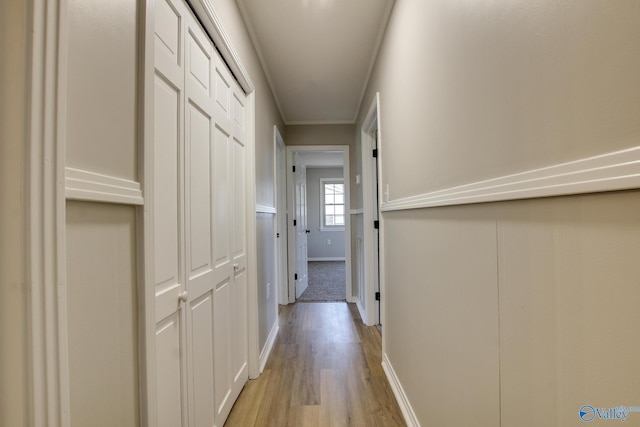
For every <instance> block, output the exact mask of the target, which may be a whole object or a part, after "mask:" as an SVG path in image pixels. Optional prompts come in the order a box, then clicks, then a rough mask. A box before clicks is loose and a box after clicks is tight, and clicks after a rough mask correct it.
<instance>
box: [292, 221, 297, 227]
mask: <svg viewBox="0 0 640 427" xmlns="http://www.w3.org/2000/svg"><path fill="white" fill-rule="evenodd" d="M297 223H298V222H297V221H296V220H295V219H294V220H293V226H294V227H295V226H296V224H297Z"/></svg>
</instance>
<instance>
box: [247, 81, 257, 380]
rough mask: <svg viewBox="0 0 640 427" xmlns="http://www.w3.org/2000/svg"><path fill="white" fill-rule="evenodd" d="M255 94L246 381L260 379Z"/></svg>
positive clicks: (250, 135)
mask: <svg viewBox="0 0 640 427" xmlns="http://www.w3.org/2000/svg"><path fill="white" fill-rule="evenodd" d="M255 96H256V94H255V92H252V93H250V94H248V95H247V103H246V111H245V116H246V120H247V128H246V129H247V142H246V144H247V145H246V147H247V158H246V161H247V163H246V164H247V165H248V167H247V168H246V169H247V170H246V177H245V179H246V190H247V194H246V203H247V212H246V215H247V216H246V221H247V229H246V232H247V237H246V239H247V298H248V299H247V328H248V331H247V338H248V341H249V342H248V347H247V350H248V352H247V361H248V368H249V369H248V374H249V378H250V379H256V378H258V377H259V376H260V319H259V314H258V313H259V306H258V243H257V236H258V234H257V231H256V227H257V225H256V224H257V221H256V214H255V212H256V173H255V171H256V168H255V164H256V144H255V141H256V127H255V117H256V102H255V101H256V100H255Z"/></svg>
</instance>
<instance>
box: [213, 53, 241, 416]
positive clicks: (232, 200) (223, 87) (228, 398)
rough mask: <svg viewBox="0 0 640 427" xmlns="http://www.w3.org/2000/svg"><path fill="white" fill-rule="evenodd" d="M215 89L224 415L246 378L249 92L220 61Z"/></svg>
mask: <svg viewBox="0 0 640 427" xmlns="http://www.w3.org/2000/svg"><path fill="white" fill-rule="evenodd" d="M214 88H215V90H214V101H215V104H214V106H215V118H216V122H215V129H214V159H215V167H214V179H213V185H214V204H215V207H214V211H213V224H214V229H215V230H218V232H217V233H215V240H214V275H215V288H214V301H215V307H214V334H213V335H214V340H215V342H214V352H215V353H214V362H215V363H214V368H215V370H214V376H215V409H216V413H217V416H218V419H226V417H227V415H228V414H229V412H230V411H231V407H232V406H233V403H234V402H235V400H236V398H237V397H238V395H239V394H240V391H241V390H242V387H243V386H244V383H245V382H246V380H247V378H248V369H247V321H246V319H247V290H246V288H247V280H246V268H247V259H246V240H247V239H246V231H245V230H246V205H245V203H246V182H245V176H246V169H245V149H244V140H245V136H244V123H245V120H244V114H245V109H244V100H245V95H244V93H242V91H241V90H240V88H239V87H238V85H237V83H236V82H235V80H233V77H232V76H231V73H230V72H229V71H228V70H227V68H226V66H225V65H224V63H223V62H222V61H221V60H218V61H216V64H215V72H214Z"/></svg>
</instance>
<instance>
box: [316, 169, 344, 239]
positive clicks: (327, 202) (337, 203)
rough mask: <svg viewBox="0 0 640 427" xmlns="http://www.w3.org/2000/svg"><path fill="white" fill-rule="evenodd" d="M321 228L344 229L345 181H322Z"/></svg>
mask: <svg viewBox="0 0 640 427" xmlns="http://www.w3.org/2000/svg"><path fill="white" fill-rule="evenodd" d="M320 190H321V191H320V196H321V198H322V199H321V201H320V209H321V212H320V216H321V218H322V224H321V228H340V229H342V228H344V220H345V213H344V180H342V179H321V180H320Z"/></svg>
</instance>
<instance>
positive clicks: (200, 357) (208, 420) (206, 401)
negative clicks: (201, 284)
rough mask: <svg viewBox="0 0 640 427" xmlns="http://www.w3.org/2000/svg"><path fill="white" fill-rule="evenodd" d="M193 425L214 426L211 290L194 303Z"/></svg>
mask: <svg viewBox="0 0 640 427" xmlns="http://www.w3.org/2000/svg"><path fill="white" fill-rule="evenodd" d="M189 312H190V316H189V317H190V320H191V325H192V327H191V328H190V332H191V336H190V342H191V355H192V356H191V359H190V362H191V364H190V375H189V377H190V378H192V385H191V394H190V396H192V398H191V399H190V402H191V404H192V405H191V407H192V412H191V415H192V420H193V422H192V425H194V426H212V425H213V420H214V418H215V417H214V413H215V411H214V406H213V403H214V390H213V387H214V376H213V329H212V328H213V295H212V292H207V293H205V294H204V295H202V296H201V297H200V298H199V299H197V300H194V302H192V303H191V304H190V310H189Z"/></svg>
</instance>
